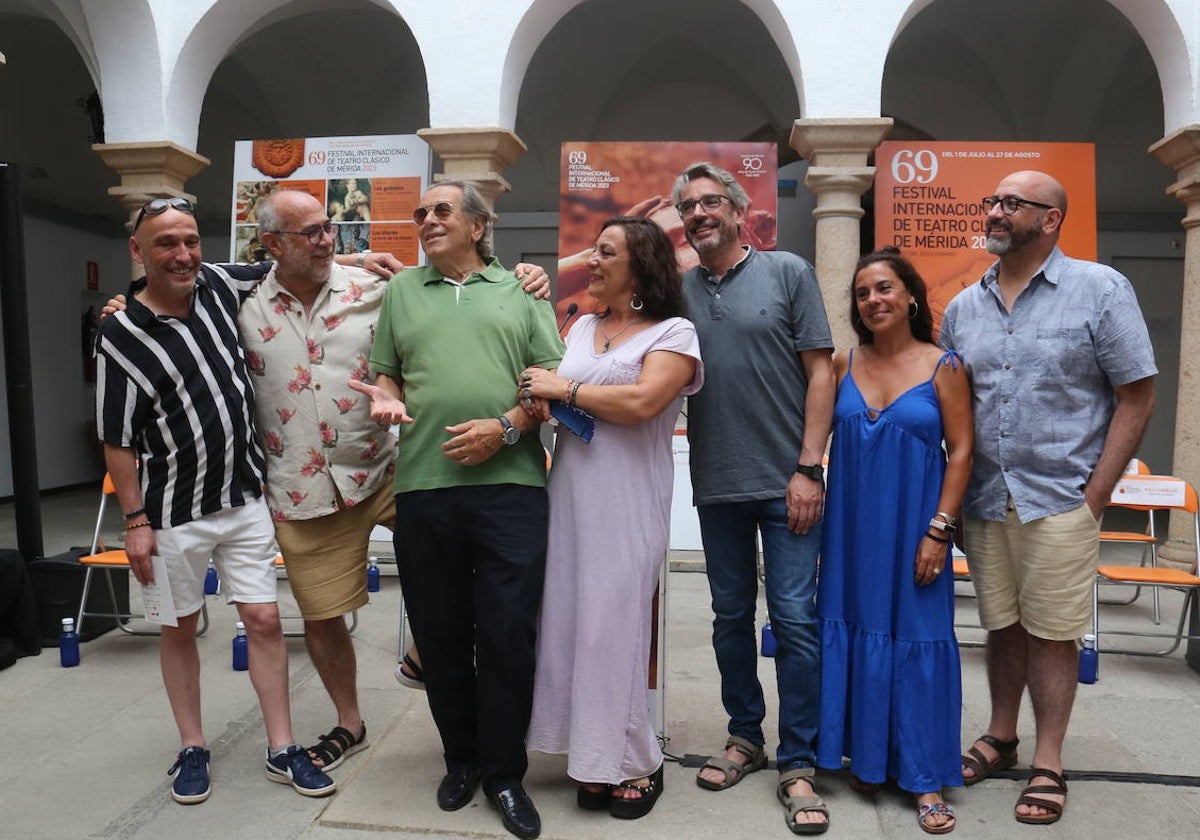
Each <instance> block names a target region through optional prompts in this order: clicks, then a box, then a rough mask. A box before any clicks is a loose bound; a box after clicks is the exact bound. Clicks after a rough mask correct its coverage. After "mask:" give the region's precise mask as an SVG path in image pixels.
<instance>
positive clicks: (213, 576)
mask: <svg viewBox="0 0 1200 840" xmlns="http://www.w3.org/2000/svg"><path fill="white" fill-rule="evenodd" d="M220 591H221V579H220V578H219V577H217V567H216V566H215V565H213V561H211V560H209V561H208V571H207V572H205V573H204V594H205V595H216V594H217V593H218V592H220Z"/></svg>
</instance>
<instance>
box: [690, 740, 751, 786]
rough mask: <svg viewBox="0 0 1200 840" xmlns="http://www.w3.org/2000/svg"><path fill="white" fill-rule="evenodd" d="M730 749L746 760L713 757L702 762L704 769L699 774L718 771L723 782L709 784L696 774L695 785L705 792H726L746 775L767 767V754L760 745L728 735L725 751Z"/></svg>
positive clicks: (721, 756)
mask: <svg viewBox="0 0 1200 840" xmlns="http://www.w3.org/2000/svg"><path fill="white" fill-rule="evenodd" d="M730 747H732V748H733V749H735V750H737V751H738V752H739V753H741V754H742V755H744V756H745V757H746V760H745V761H743V762H737V761H730V760H729V759H728V758H726V757H725V756H723V755H714V756H712V757H710V758H709V759H708V761H706V762H704V767H701V768H700V770H701V772H703V771H704V770H705V769H712V770H720V771H721V772H722V773H724V774H725V780H724V781H722V782H710V781H709V780H708V779H706V778H704V777H703V776H701V775H699V774H697V775H696V784H698V785H699V786H700V787H702V788H704V789H705V790H726V789H728V788H731V787H733V786H734V785H736V784H737V783H738V782H740V781H741V780H742V779H744V778H746V774H747V773H753V772H755V771H757V770H761V769H763V768H764V767H766V766H767V754H766V752H765V751H764V750H763V745H762V744H753V743H751V742H750V741H747V740H746V739H745V738H739V737H738V736H737V735H730V736H729V740H728V741H726V742H725V749H726V750H728V749H729V748H730Z"/></svg>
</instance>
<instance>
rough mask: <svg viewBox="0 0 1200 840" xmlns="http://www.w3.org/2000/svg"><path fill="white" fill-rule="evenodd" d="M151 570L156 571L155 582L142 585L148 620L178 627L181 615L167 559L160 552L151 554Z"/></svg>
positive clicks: (143, 601)
mask: <svg viewBox="0 0 1200 840" xmlns="http://www.w3.org/2000/svg"><path fill="white" fill-rule="evenodd" d="M150 570H151V571H152V572H153V573H154V583H150V584H146V585H145V586H143V587H142V603H143V605H144V606H145V607H146V620H147V621H149V622H150V623H151V624H165V625H167V626H168V627H178V626H179V617H178V616H177V615H176V613H175V599H174V598H172V597H171V584H170V582H169V581H168V580H167V561H166V560H164V559H163V558H162V556H160V555H158V554H151V555H150Z"/></svg>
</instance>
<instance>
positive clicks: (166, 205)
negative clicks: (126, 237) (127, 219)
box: [133, 198, 196, 232]
mask: <svg viewBox="0 0 1200 840" xmlns="http://www.w3.org/2000/svg"><path fill="white" fill-rule="evenodd" d="M168 210H178V211H179V212H180V213H187V214H188V215H189V216H195V215H196V208H195V207H193V206H192V202H190V201H188V200H187V199H186V198H154V199H151V200H150V201H147V202H146V203H145V204H143V205H142V209H141V210H139V211H138V214H137V221H135V222H134V223H133V229H134V231H135V232H136V231H137V229H138V227H140V226H141V224H142V219H144V218H146V217H147V216H161V215H162V214H163V213H166V212H167V211H168Z"/></svg>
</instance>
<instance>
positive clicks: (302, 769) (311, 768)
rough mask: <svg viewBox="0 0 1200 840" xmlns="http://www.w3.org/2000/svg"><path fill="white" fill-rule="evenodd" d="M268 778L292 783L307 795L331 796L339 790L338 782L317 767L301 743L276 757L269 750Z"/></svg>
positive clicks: (286, 783)
mask: <svg viewBox="0 0 1200 840" xmlns="http://www.w3.org/2000/svg"><path fill="white" fill-rule="evenodd" d="M267 778H268V779H270V780H271V781H272V782H279V783H280V784H281V785H289V784H290V785H291V786H292V787H294V788H295V789H296V792H297V793H302V794H304V795H305V796H329V794H331V793H333V792H334V791H335V790H337V783H336V782H334V780H333V779H331V778H329V777H328V776H326V775H325V774H324V773H322V772H321V771H320V770H319V769H317V766H316V765H315V764H313V763H312V759H311V758H309V755H308V751H307V750H305V749H304V747H302V746H300V745H299V744H292V745H291V746H290V747H288V748H287V752H285V753H280V754H279V755H277V756H276V757H275V758H271V751H270V750H267Z"/></svg>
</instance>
